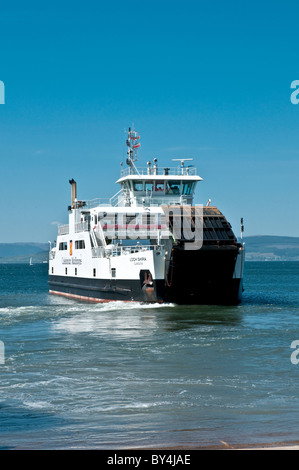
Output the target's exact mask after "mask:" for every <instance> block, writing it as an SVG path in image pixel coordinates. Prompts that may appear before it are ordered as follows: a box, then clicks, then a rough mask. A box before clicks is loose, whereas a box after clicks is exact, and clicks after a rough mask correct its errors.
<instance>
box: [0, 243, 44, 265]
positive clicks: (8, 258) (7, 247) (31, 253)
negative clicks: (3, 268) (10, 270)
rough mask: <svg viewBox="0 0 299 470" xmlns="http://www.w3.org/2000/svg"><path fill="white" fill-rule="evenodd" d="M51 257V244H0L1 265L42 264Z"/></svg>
mask: <svg viewBox="0 0 299 470" xmlns="http://www.w3.org/2000/svg"><path fill="white" fill-rule="evenodd" d="M48 256H49V243H0V263H29V261H30V258H32V262H33V263H42V262H43V261H46V260H47V259H48Z"/></svg>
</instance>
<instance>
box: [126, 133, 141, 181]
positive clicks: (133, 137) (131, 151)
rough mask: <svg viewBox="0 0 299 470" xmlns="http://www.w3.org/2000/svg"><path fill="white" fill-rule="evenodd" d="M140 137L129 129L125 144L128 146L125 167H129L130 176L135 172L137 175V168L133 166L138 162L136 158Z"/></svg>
mask: <svg viewBox="0 0 299 470" xmlns="http://www.w3.org/2000/svg"><path fill="white" fill-rule="evenodd" d="M139 139H140V136H139V135H138V133H137V132H136V131H134V130H131V128H130V127H129V132H128V138H127V141H126V144H127V146H128V150H127V155H128V158H127V165H128V166H129V167H130V174H134V173H135V172H137V173H138V171H137V168H136V167H135V165H134V162H136V161H137V160H138V158H137V150H138V149H139V148H140V142H139Z"/></svg>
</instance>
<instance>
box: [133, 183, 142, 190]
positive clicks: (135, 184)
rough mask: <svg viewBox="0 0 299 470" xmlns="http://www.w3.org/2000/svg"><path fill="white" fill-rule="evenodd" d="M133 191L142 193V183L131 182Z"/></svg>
mask: <svg viewBox="0 0 299 470" xmlns="http://www.w3.org/2000/svg"><path fill="white" fill-rule="evenodd" d="M133 189H134V191H143V182H142V181H141V182H140V181H133Z"/></svg>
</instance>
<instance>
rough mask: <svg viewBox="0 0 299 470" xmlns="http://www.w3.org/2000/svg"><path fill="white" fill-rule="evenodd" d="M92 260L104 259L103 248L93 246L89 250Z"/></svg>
mask: <svg viewBox="0 0 299 470" xmlns="http://www.w3.org/2000/svg"><path fill="white" fill-rule="evenodd" d="M91 256H92V258H105V257H106V250H105V248H104V247H103V246H95V247H93V248H92V249H91Z"/></svg>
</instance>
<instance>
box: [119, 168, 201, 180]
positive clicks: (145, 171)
mask: <svg viewBox="0 0 299 470" xmlns="http://www.w3.org/2000/svg"><path fill="white" fill-rule="evenodd" d="M120 174H121V177H124V176H129V175H148V176H155V175H158V176H167V175H171V176H194V175H197V168H195V167H194V166H188V167H181V166H177V167H172V168H164V167H161V168H155V167H151V168H149V167H143V168H136V171H135V172H133V170H132V169H131V168H124V169H123V170H121V172H120Z"/></svg>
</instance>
